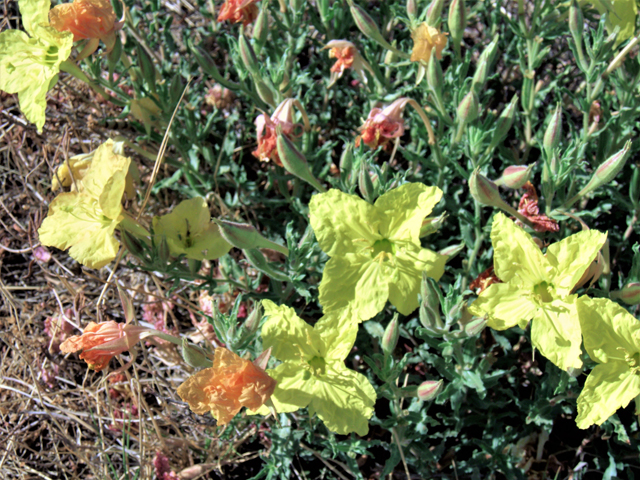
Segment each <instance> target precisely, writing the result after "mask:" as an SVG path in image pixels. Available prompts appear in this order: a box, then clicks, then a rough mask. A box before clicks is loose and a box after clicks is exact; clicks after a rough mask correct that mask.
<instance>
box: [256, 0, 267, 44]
mask: <svg viewBox="0 0 640 480" xmlns="http://www.w3.org/2000/svg"><path fill="white" fill-rule="evenodd" d="M268 36H269V10H267V8H265V7H264V6H263V8H261V9H260V13H259V14H258V18H256V23H254V25H253V41H254V42H255V45H256V53H260V50H262V47H264V45H265V43H267V38H268Z"/></svg>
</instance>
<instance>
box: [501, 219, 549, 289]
mask: <svg viewBox="0 0 640 480" xmlns="http://www.w3.org/2000/svg"><path fill="white" fill-rule="evenodd" d="M491 243H492V244H493V264H494V267H495V271H496V275H497V276H498V278H499V279H500V280H502V281H503V282H511V281H514V282H515V283H518V284H520V285H531V286H534V285H537V284H539V283H541V282H543V281H545V280H547V277H548V273H547V272H548V271H549V270H550V269H551V265H550V264H549V262H548V260H547V259H546V258H544V255H543V254H542V252H541V251H540V248H538V246H537V245H536V244H535V242H534V241H533V239H532V238H531V236H530V235H529V234H527V233H526V232H525V231H524V230H523V229H522V228H520V227H518V226H517V225H516V224H515V223H514V222H513V220H510V219H509V218H507V217H506V215H504V214H502V213H497V214H496V215H495V216H494V217H493V225H492V227H491Z"/></svg>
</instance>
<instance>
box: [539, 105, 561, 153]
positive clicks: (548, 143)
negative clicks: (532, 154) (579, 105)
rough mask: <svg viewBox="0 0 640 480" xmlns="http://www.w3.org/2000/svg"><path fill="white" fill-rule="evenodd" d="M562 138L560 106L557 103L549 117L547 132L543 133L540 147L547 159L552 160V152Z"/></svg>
mask: <svg viewBox="0 0 640 480" xmlns="http://www.w3.org/2000/svg"><path fill="white" fill-rule="evenodd" d="M561 138H562V106H561V105H560V104H559V103H558V105H557V106H556V110H555V112H553V115H552V116H551V120H550V121H549V125H547V130H546V131H545V132H544V139H543V141H542V145H543V147H544V151H545V152H546V154H547V158H552V156H553V151H554V150H555V149H556V148H558V145H560V139H561Z"/></svg>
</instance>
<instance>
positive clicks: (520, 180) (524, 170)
mask: <svg viewBox="0 0 640 480" xmlns="http://www.w3.org/2000/svg"><path fill="white" fill-rule="evenodd" d="M534 165H535V164H531V165H529V166H527V165H512V166H510V167H507V168H505V169H504V171H503V172H502V176H501V177H500V180H499V184H500V185H504V186H505V187H507V188H512V189H514V190H515V189H517V188H521V187H522V186H523V185H524V184H525V183H527V182H528V181H529V179H530V178H531V170H532V169H533V167H534Z"/></svg>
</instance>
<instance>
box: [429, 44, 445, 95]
mask: <svg viewBox="0 0 640 480" xmlns="http://www.w3.org/2000/svg"><path fill="white" fill-rule="evenodd" d="M427 86H428V87H429V90H431V92H432V93H433V94H434V95H435V96H436V97H437V98H438V100H440V102H441V103H442V88H443V86H444V76H443V74H442V67H441V66H440V61H439V60H438V59H437V58H436V56H435V55H431V57H429V63H428V64H427Z"/></svg>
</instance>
